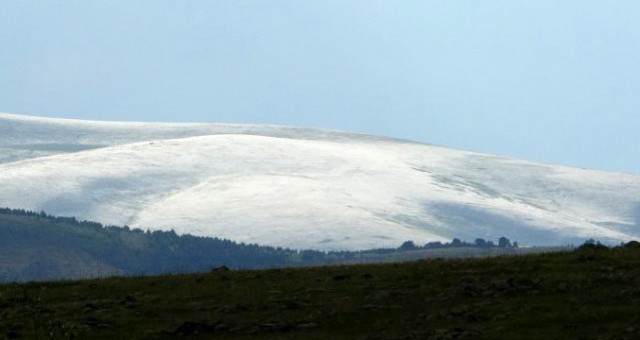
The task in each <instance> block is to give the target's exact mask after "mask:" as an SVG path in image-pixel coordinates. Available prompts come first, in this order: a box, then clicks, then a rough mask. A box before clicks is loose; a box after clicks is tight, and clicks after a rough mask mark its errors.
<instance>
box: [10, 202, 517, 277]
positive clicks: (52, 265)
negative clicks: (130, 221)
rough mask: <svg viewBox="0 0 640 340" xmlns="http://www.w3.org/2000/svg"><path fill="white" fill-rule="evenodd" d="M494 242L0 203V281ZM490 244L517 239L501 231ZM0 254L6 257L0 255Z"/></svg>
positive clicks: (322, 260)
mask: <svg viewBox="0 0 640 340" xmlns="http://www.w3.org/2000/svg"><path fill="white" fill-rule="evenodd" d="M503 239H504V240H503ZM495 246H496V245H495V244H493V243H492V242H491V241H484V240H481V239H478V240H476V242H475V243H467V242H463V241H461V240H459V239H454V240H453V241H452V242H449V243H441V242H432V243H427V244H425V245H422V246H417V245H415V244H414V243H413V242H411V241H408V242H405V243H404V244H402V245H401V246H400V247H399V248H389V249H373V250H366V251H356V252H350V251H333V252H323V251H315V250H302V251H299V250H292V249H285V248H279V247H270V246H260V245H256V244H244V243H235V242H233V241H230V240H225V239H220V238H211V237H197V236H191V235H177V234H176V233H175V232H174V231H149V230H146V231H143V230H140V229H131V228H129V227H127V226H125V227H115V226H103V225H102V224H100V223H96V222H89V221H79V220H77V219H76V218H73V217H57V216H51V215H48V214H46V213H45V212H39V213H38V212H32V211H26V210H21V209H7V208H0V282H2V281H4V282H6V281H24V280H41V279H52V278H70V277H89V276H104V275H151V274H162V273H186V272H198V271H206V270H209V269H210V268H215V267H220V266H226V267H229V268H238V269H240V268H243V269H249V268H272V267H287V266H307V265H321V264H332V263H341V262H348V261H351V260H354V259H358V258H363V257H365V256H367V255H372V254H373V255H384V254H389V253H395V252H403V251H408V250H416V249H437V248H448V247H495ZM497 246H498V247H512V246H517V244H511V242H510V241H509V240H508V239H506V238H501V239H500V240H499V241H498V245H497ZM3 258H4V259H8V260H5V261H4V262H3V260H2V259H3Z"/></svg>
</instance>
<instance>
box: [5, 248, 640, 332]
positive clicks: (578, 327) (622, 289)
mask: <svg viewBox="0 0 640 340" xmlns="http://www.w3.org/2000/svg"><path fill="white" fill-rule="evenodd" d="M3 337H4V338H7V339H17V338H34V339H51V338H55V339H58V338H60V339H69V338H81V339H84V338H87V339H144V338H166V339H173V338H180V337H191V338H202V339H206V338H215V339H236V338H237V339H499V338H501V339H540V338H545V339H574V338H575V339H578V338H585V339H591V338H593V339H638V338H640V249H636V248H616V249H612V250H606V249H604V250H603V249H580V250H576V251H572V252H564V253H548V254H535V255H523V256H513V257H497V258H483V259H455V260H424V261H418V262H410V263H402V264H376V265H354V266H334V267H315V268H299V269H293V268H290V269H279V270H259V271H258V270H256V271H227V270H218V271H213V272H210V273H203V274H190V275H176V276H155V277H140V278H109V279H100V280H88V281H74V282H57V283H56V282H54V283H31V284H13V285H2V286H0V339H1V338H3Z"/></svg>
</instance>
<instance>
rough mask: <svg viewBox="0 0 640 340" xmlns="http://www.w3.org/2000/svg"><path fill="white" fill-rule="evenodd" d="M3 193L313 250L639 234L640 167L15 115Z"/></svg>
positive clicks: (148, 223) (3, 134) (279, 132)
mask: <svg viewBox="0 0 640 340" xmlns="http://www.w3.org/2000/svg"><path fill="white" fill-rule="evenodd" d="M0 206H6V207H12V208H25V209H29V210H36V211H39V210H44V211H46V212H48V213H50V214H56V215H63V216H76V217H78V218H80V219H87V220H94V221H99V222H102V223H105V224H115V225H125V224H126V225H130V226H134V227H140V228H144V229H162V230H169V229H174V230H175V231H176V232H178V233H189V234H195V235H202V236H217V237H223V238H228V239H231V240H235V241H242V242H251V243H259V244H268V245H276V246H286V247H292V248H313V249H363V248H371V247H380V246H397V245H399V244H400V243H401V242H402V241H405V240H415V241H416V242H418V243H424V242H427V241H436V240H447V241H448V240H450V239H451V238H453V237H459V238H462V239H466V240H471V241H472V240H473V239H475V238H477V237H481V238H487V239H495V238H497V237H499V236H503V235H504V236H507V237H510V238H511V239H515V240H518V241H519V242H520V243H521V244H524V245H551V244H553V245H557V244H563V243H579V242H581V241H583V240H585V239H587V238H596V239H599V240H603V241H609V242H618V241H627V240H630V239H638V238H640V177H638V176H633V175H627V174H621V173H610V172H601V171H592V170H583V169H575V168H568V167H561V166H551V165H544V164H537V163H532V162H527V161H521V160H515V159H509V158H502V157H496V156H491V155H484V154H479V153H473V152H465V151H460V150H453V149H447V148H442V147H436V146H430V145H425V144H420V143H415V142H409V141H403V140H397V139H391V138H383V137H376V136H368V135H362V134H355V133H345V132H339V131H328V130H319V129H306V128H294V127H281V126H256V125H222V124H170V123H125V122H93V121H80V120H67V119H50V118H38V117H31V116H20V115H11V114H0Z"/></svg>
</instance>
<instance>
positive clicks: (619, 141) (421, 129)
mask: <svg viewBox="0 0 640 340" xmlns="http://www.w3.org/2000/svg"><path fill="white" fill-rule="evenodd" d="M0 111H2V112H13V113H24V114H34V115H41V116H51V117H76V118H86V119H101V120H143V121H206V122H231V123H269V124H286V125H302V126H314V127H327V128H336V129H343V130H355V131H361V132H370V133H375V134H383V135H390V136H395V137H401V138H408V139H414V140H419V141H423V142H427V143H433V144H439V145H445V146H451V147H457V148H462V149H469V150H475V151H482V152H488V153H495V154H501V155H509V156H515V157H519V158H526V159H531V160H537V161H544V162H550V163H559V164H566V165H573V166H578V167H589V168H598V169H609V170H619V171H624V172H633V173H638V174H640V151H639V149H640V148H639V144H640V1H637V0H629V1H623V0H617V1H604V0H602V1H588V0H575V1H570V0H562V1H559V0H550V1H542V0H531V1H516V0H505V1H496V0H493V1H491V0H484V1H479V0H468V1H462V0H456V1H451V0H440V1H428V0H418V1H389V0H386V1H373V0H362V1H350V0H336V1H330V0H318V1H310V0H303V1H301V0H290V1H276V0H255V1H242V0H224V1H222V0H215V1H214V0H207V1H193V0H192V1H175V0H171V1H160V0H149V1H135V0H126V1H125V0H123V1H115V0H111V1H98V0H94V1H90V0H77V1H71V0H64V1H62V0H61V1H48V0H37V1H36V0H34V1H27V0H22V1H10V0H6V1H0Z"/></svg>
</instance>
